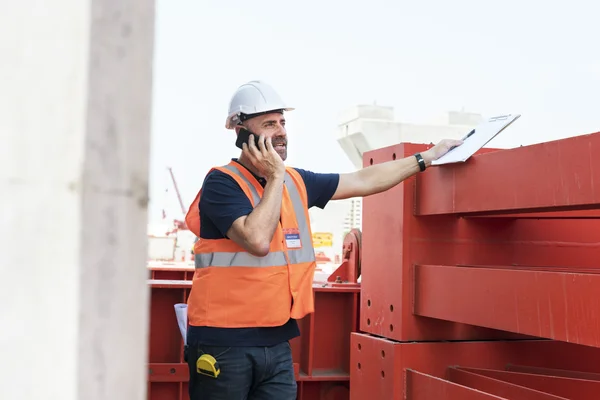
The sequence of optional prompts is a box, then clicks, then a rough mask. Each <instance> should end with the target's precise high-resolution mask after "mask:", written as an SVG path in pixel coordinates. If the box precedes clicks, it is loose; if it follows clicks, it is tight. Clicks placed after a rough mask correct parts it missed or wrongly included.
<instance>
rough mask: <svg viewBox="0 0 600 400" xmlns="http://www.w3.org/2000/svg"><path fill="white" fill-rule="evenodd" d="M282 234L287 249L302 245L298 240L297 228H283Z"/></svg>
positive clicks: (297, 247)
mask: <svg viewBox="0 0 600 400" xmlns="http://www.w3.org/2000/svg"><path fill="white" fill-rule="evenodd" d="M283 236H284V237H285V245H286V246H287V248H288V249H299V248H301V247H302V242H301V241H300V231H299V230H298V229H296V228H289V229H284V230H283Z"/></svg>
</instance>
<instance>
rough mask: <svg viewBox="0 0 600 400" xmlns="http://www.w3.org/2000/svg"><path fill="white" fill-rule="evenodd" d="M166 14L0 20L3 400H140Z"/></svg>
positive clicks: (97, 4)
mask: <svg viewBox="0 0 600 400" xmlns="http://www.w3.org/2000/svg"><path fill="white" fill-rule="evenodd" d="M153 24H154V2H153V1H152V0H105V1H101V0H52V1H45V0H37V1H35V0H23V1H12V2H8V1H6V2H3V4H2V6H1V8H0V43H1V46H0V48H1V49H2V50H1V52H0V93H1V95H0V193H1V195H0V199H1V205H2V207H0V243H1V246H2V248H1V249H0V254H2V259H1V261H0V269H1V271H0V276H1V277H2V279H0V354H1V357H2V362H3V364H4V368H3V369H2V384H1V385H0V399H6V400H9V399H10V400H21V399H23V400H25V399H26V400H31V399H44V400H75V399H85V400H100V399H102V400H108V399H110V400H142V399H145V395H146V373H147V371H146V352H147V328H148V316H147V312H148V289H147V284H146V278H147V270H146V243H147V239H146V223H147V215H146V214H147V211H146V206H147V203H148V157H149V135H150V113H151V87H152V85H151V83H152V52H153V51H152V49H153V40H154V37H153V29H154V27H153Z"/></svg>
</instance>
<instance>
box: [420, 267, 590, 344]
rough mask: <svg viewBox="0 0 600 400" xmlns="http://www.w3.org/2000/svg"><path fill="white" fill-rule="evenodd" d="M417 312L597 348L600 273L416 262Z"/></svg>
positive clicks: (424, 315) (422, 314) (426, 315)
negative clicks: (417, 263)
mask: <svg viewBox="0 0 600 400" xmlns="http://www.w3.org/2000/svg"><path fill="white" fill-rule="evenodd" d="M414 282H415V294H414V310H413V313H414V314H415V315H419V316H423V317H430V318H437V319H442V320H447V321H454V322H460V323H465V324H469V325H475V326H481V327H486V328H492V329H499V330H503V331H508V332H514V333H519V334H525V335H531V336H537V337H542V338H548V339H555V340H560V341H565V342H571V343H578V344H583V345H588V346H594V347H600V318H598V316H599V315H600V296H598V293H599V291H600V275H598V274H575V273H563V272H548V271H528V270H510V269H492V268H471V267H456V266H440V265H417V266H415V267H414Z"/></svg>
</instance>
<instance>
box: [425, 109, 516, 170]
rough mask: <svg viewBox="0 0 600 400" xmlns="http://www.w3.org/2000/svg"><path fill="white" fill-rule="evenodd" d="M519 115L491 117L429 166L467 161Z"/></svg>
mask: <svg viewBox="0 0 600 400" xmlns="http://www.w3.org/2000/svg"><path fill="white" fill-rule="evenodd" d="M520 116H521V114H507V115H498V116H495V117H491V118H490V119H488V120H487V121H484V122H483V123H481V124H480V125H478V126H477V127H476V128H475V129H473V130H472V131H471V132H469V133H467V135H466V136H465V137H464V138H463V139H462V141H463V144H461V145H460V146H458V147H453V148H452V149H450V151H448V152H447V153H446V154H444V155H443V156H441V157H440V158H438V159H437V160H433V161H432V162H431V165H442V164H452V163H459V162H465V161H467V160H468V159H469V158H470V157H471V156H472V155H473V154H475V153H476V152H478V151H479V150H480V149H481V148H482V147H483V146H485V145H486V144H488V143H489V141H490V140H492V139H493V138H495V137H496V136H497V135H498V134H499V133H500V132H502V131H503V130H504V129H506V128H507V127H508V126H509V125H511V124H512V123H513V122H515V121H516V120H517V119H518V118H519V117H520Z"/></svg>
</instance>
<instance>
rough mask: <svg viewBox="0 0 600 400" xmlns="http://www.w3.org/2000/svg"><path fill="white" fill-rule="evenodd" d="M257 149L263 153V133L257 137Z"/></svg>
mask: <svg viewBox="0 0 600 400" xmlns="http://www.w3.org/2000/svg"><path fill="white" fill-rule="evenodd" d="M258 149H259V150H260V152H261V154H264V153H265V150H266V147H265V137H264V136H263V135H260V136H259V137H258Z"/></svg>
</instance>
